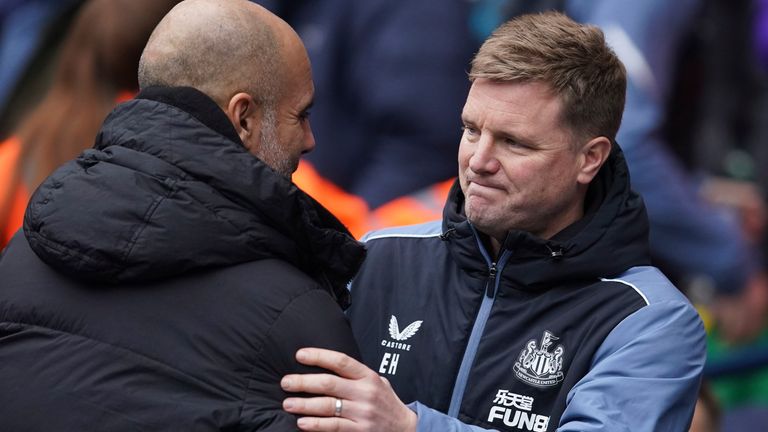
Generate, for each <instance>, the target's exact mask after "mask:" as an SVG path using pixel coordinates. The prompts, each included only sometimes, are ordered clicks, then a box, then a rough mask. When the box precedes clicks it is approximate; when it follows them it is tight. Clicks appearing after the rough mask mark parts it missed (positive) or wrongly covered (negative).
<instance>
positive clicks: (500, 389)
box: [349, 146, 705, 432]
mask: <svg viewBox="0 0 768 432" xmlns="http://www.w3.org/2000/svg"><path fill="white" fill-rule="evenodd" d="M463 207H464V196H463V194H462V192H461V190H460V188H459V187H458V184H455V185H454V187H453V189H452V191H451V193H450V195H449V198H448V201H447V204H446V206H445V210H444V217H443V221H442V222H434V223H427V224H423V225H416V226H411V227H404V228H390V229H386V230H381V231H377V232H373V233H370V234H369V235H367V236H366V238H365V239H364V240H365V241H366V244H367V247H368V258H367V260H366V262H365V263H364V264H363V267H362V268H361V271H360V273H359V274H358V276H357V277H356V278H355V280H354V282H353V284H352V285H351V289H352V307H351V309H350V311H349V316H350V319H351V322H352V327H353V331H354V333H355V338H356V340H357V342H358V345H359V346H360V349H361V353H362V356H363V360H364V361H365V363H366V364H367V365H368V366H369V367H371V368H373V369H374V370H376V371H378V372H379V373H380V374H381V375H382V376H384V377H386V378H387V379H388V380H389V381H390V382H391V383H392V386H393V387H394V389H395V391H396V392H397V394H398V395H399V396H400V398H401V399H403V400H404V401H405V402H407V403H411V405H410V406H411V407H412V409H414V410H415V411H416V413H417V414H418V416H419V426H418V430H419V431H443V432H444V431H469V430H482V429H494V430H499V431H520V430H523V431H537V432H540V431H554V430H557V431H598V430H600V431H624V430H632V431H661V430H664V431H685V430H687V428H688V425H689V423H690V421H691V417H692V415H693V408H694V404H695V401H696V396H697V392H698V387H699V383H700V377H701V372H702V367H703V364H704V359H705V333H704V329H703V326H702V324H701V320H700V319H699V316H698V314H697V313H696V311H695V309H694V308H693V307H692V306H691V304H690V303H689V302H688V300H687V299H686V298H685V297H684V296H683V295H682V294H681V293H680V292H679V291H678V290H677V289H676V288H675V287H674V286H673V285H672V284H671V283H670V282H669V281H668V279H667V278H666V277H665V276H664V275H663V274H662V273H661V272H659V271H658V270H657V269H656V268H654V267H652V266H650V262H649V258H648V256H649V254H648V240H647V238H648V222H647V216H646V212H645V207H644V205H643V202H642V199H641V198H640V197H639V196H638V195H637V194H636V193H634V192H632V191H631V189H630V186H629V175H628V172H627V167H626V164H625V162H624V157H623V154H622V152H621V150H620V149H619V148H618V146H614V150H613V152H612V154H611V156H610V158H609V160H608V162H607V163H606V164H605V166H604V167H603V168H602V170H601V171H600V173H599V174H598V176H597V177H596V178H595V180H594V181H593V183H592V185H591V187H590V191H589V193H588V197H587V203H586V212H585V217H584V218H582V219H581V220H579V221H577V222H576V223H574V224H573V225H571V226H569V227H567V228H565V229H564V230H563V231H561V232H560V233H558V234H557V235H556V236H554V237H553V238H552V239H549V240H543V239H541V238H537V237H535V236H533V235H531V234H529V233H526V232H522V231H510V232H509V233H508V234H507V236H506V239H505V241H504V242H503V245H502V249H501V251H500V253H499V254H498V257H496V258H494V257H492V256H491V255H490V254H489V253H488V251H487V249H486V247H485V246H484V242H483V235H482V234H481V233H479V232H477V231H476V230H475V229H474V227H473V226H472V224H471V223H469V222H468V221H467V219H466V217H465V215H464V211H463Z"/></svg>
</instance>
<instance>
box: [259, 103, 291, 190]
mask: <svg viewBox="0 0 768 432" xmlns="http://www.w3.org/2000/svg"><path fill="white" fill-rule="evenodd" d="M259 135H260V139H261V146H260V148H259V152H258V153H259V154H258V155H257V156H258V158H259V159H261V160H262V161H264V163H266V164H267V165H268V166H269V167H270V168H272V170H273V171H275V172H276V173H278V174H280V175H281V176H283V177H285V178H287V179H290V178H291V175H292V174H293V172H294V171H296V167H297V165H298V161H295V160H294V159H293V157H291V155H290V154H289V153H288V152H287V151H286V149H285V148H284V147H283V146H281V145H280V143H279V142H278V138H277V116H276V113H275V110H274V109H271V108H268V109H266V110H265V112H264V121H263V122H262V127H261V131H260V132H259Z"/></svg>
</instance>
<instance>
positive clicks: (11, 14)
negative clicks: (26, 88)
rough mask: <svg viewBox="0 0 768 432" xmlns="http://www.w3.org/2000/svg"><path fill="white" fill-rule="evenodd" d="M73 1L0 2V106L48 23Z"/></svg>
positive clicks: (17, 78) (4, 102)
mask: <svg viewBox="0 0 768 432" xmlns="http://www.w3.org/2000/svg"><path fill="white" fill-rule="evenodd" d="M75 2H76V1H75V0H33V1H24V0H5V1H3V2H0V65H2V67H0V108H2V107H3V106H5V104H6V103H7V102H8V97H9V96H10V94H11V92H12V91H13V89H14V87H15V86H16V84H17V83H18V81H19V78H20V76H21V74H22V73H23V72H24V70H25V68H26V67H27V65H28V64H29V61H30V60H31V58H32V56H33V55H34V53H35V52H36V51H37V49H38V48H39V47H40V43H41V42H42V40H43V38H44V36H45V32H46V30H47V28H48V25H49V24H50V23H51V22H52V21H54V20H55V18H56V17H57V16H58V14H59V13H61V12H62V11H64V10H66V9H67V8H69V7H70V6H71V5H72V4H74V3H75Z"/></svg>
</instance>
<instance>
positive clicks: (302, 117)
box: [299, 111, 312, 121]
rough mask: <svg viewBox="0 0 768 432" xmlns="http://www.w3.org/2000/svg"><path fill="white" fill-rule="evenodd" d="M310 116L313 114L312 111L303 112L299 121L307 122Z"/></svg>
mask: <svg viewBox="0 0 768 432" xmlns="http://www.w3.org/2000/svg"><path fill="white" fill-rule="evenodd" d="M310 114H312V113H311V112H310V111H303V112H302V113H301V114H299V120H301V121H304V120H307V119H308V118H309V116H310Z"/></svg>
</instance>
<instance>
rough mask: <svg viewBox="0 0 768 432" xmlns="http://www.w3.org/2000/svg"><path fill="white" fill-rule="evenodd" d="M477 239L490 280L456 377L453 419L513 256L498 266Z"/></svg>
mask: <svg viewBox="0 0 768 432" xmlns="http://www.w3.org/2000/svg"><path fill="white" fill-rule="evenodd" d="M475 237H476V238H477V240H478V245H479V247H480V251H481V252H482V254H483V257H484V258H485V260H486V263H488V280H487V281H486V286H485V295H483V301H482V303H481V304H480V310H479V311H478V312H477V317H476V318H475V323H474V324H473V325H472V332H471V333H470V335H469V341H468V342H467V347H466V349H465V350H464V357H463V358H462V359H461V366H459V373H458V375H457V376H456V382H455V383H454V385H453V393H452V394H451V405H450V406H449V407H448V415H449V416H451V417H457V416H458V414H459V408H460V407H461V402H462V400H463V399H464V391H465V390H466V387H467V380H468V379H469V372H470V370H471V368H472V364H473V363H474V361H475V356H476V355H477V348H478V346H479V345H480V339H481V338H482V336H483V332H484V331H485V324H486V323H487V322H488V317H489V316H490V314H491V307H492V306H493V303H494V301H495V300H496V293H497V292H498V288H499V282H500V280H501V279H499V278H497V277H496V275H497V273H498V272H499V271H501V270H502V269H503V268H504V265H505V264H506V263H507V260H508V259H509V257H510V256H511V252H509V251H508V250H505V251H503V252H502V254H501V256H500V257H499V261H498V264H497V263H496V262H492V261H491V259H490V257H489V256H488V252H486V250H485V248H484V247H483V245H482V243H481V242H480V240H479V237H478V236H477V233H475Z"/></svg>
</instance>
